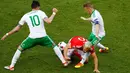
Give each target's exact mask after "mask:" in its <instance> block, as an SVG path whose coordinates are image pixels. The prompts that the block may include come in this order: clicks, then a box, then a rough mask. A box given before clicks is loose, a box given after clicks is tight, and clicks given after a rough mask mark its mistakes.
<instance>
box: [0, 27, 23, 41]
mask: <svg viewBox="0 0 130 73" xmlns="http://www.w3.org/2000/svg"><path fill="white" fill-rule="evenodd" d="M20 28H21V25H17V26H16V27H15V28H14V29H12V30H11V31H10V32H8V33H6V34H5V35H4V36H3V37H2V38H1V40H4V39H5V38H6V37H7V36H9V35H11V34H13V33H16V32H18V31H19V30H20Z"/></svg>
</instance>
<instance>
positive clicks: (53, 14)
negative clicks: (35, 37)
mask: <svg viewBox="0 0 130 73" xmlns="http://www.w3.org/2000/svg"><path fill="white" fill-rule="evenodd" d="M52 12H53V13H52V15H51V16H50V17H49V18H45V19H44V21H45V22H46V23H48V24H50V23H51V22H52V21H53V19H54V17H55V15H56V13H57V12H58V10H57V9H56V8H53V9H52Z"/></svg>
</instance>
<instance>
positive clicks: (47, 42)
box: [40, 36, 68, 66]
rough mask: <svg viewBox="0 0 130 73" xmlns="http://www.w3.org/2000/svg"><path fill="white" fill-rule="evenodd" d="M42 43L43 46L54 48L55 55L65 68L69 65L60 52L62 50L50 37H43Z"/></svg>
mask: <svg viewBox="0 0 130 73" xmlns="http://www.w3.org/2000/svg"><path fill="white" fill-rule="evenodd" d="M40 43H41V45H42V46H49V47H53V50H54V52H55V54H56V55H57V56H58V58H59V59H60V60H61V62H62V63H63V64H64V66H67V65H68V64H67V62H66V61H65V59H64V57H63V55H62V53H61V51H60V48H59V47H58V46H57V45H56V44H55V43H54V42H53V41H52V39H51V38H50V37H49V36H46V37H43V38H42V39H41V42H40Z"/></svg>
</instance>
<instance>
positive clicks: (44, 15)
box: [41, 11, 48, 19]
mask: <svg viewBox="0 0 130 73" xmlns="http://www.w3.org/2000/svg"><path fill="white" fill-rule="evenodd" d="M41 18H42V19H45V18H48V16H47V15H46V14H45V12H43V11H41Z"/></svg>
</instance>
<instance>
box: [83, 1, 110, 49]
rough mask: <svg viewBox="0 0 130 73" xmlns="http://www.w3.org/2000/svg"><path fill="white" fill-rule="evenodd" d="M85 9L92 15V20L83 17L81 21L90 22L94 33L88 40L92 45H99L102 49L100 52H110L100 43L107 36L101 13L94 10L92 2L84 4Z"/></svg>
mask: <svg viewBox="0 0 130 73" xmlns="http://www.w3.org/2000/svg"><path fill="white" fill-rule="evenodd" d="M83 7H84V9H85V10H86V11H87V12H88V14H90V15H91V17H90V18H85V17H81V19H83V20H87V21H90V22H91V23H92V33H91V34H90V36H89V38H88V40H89V41H90V42H91V44H92V45H97V46H98V47H99V48H100V49H99V52H106V51H108V49H109V48H108V47H105V46H103V45H102V44H101V43H99V42H100V41H101V40H102V38H103V37H104V36H105V29H104V22H103V18H102V16H101V14H100V12H99V11H97V10H96V9H94V7H93V5H92V4H91V3H90V2H88V3H86V4H84V5H83Z"/></svg>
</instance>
